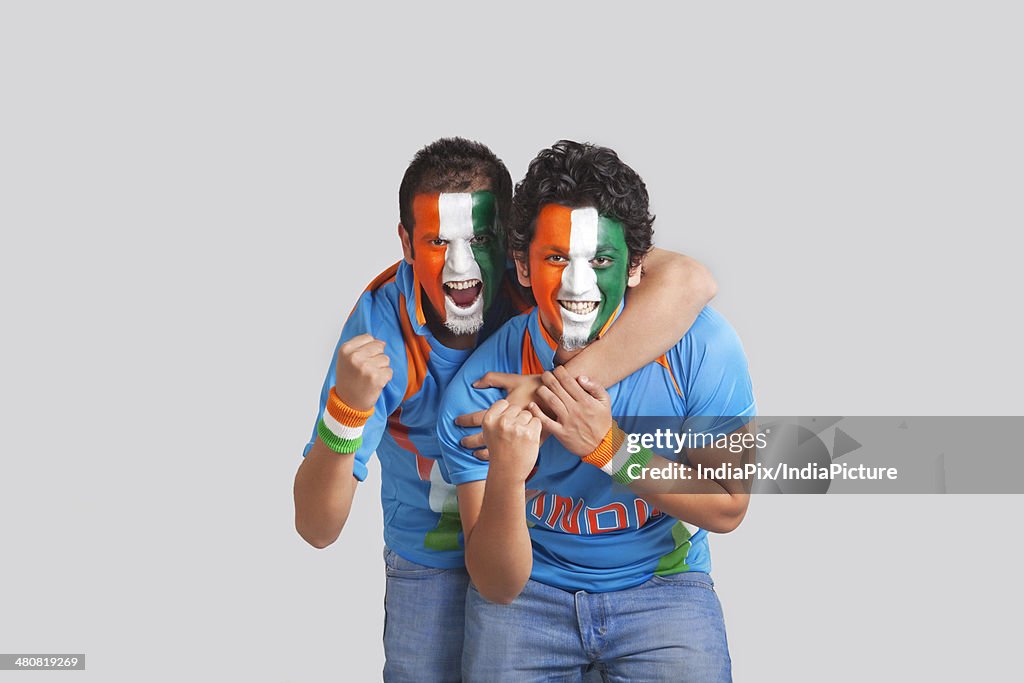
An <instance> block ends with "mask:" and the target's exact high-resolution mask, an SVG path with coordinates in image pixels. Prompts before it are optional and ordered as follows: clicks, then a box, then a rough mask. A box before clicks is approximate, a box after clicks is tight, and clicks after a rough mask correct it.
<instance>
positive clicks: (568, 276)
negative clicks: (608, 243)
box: [562, 258, 597, 296]
mask: <svg viewBox="0 0 1024 683" xmlns="http://www.w3.org/2000/svg"><path fill="white" fill-rule="evenodd" d="M596 285H597V276H596V275H595V274H594V269H593V268H591V266H590V262H589V261H587V259H585V258H571V259H569V265H567V266H566V267H565V270H564V271H563V272H562V286H563V287H565V290H566V292H568V293H569V294H571V295H577V296H578V295H581V294H586V293H587V292H590V291H591V290H593V289H594V287H595V286H596Z"/></svg>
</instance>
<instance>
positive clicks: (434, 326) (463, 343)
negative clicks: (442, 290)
mask: <svg viewBox="0 0 1024 683" xmlns="http://www.w3.org/2000/svg"><path fill="white" fill-rule="evenodd" d="M423 303H424V304H426V305H425V306H423V315H424V316H425V317H426V319H427V329H429V330H430V332H431V334H433V335H434V339H436V340H437V341H439V342H441V344H442V345H444V346H447V347H448V348H449V349H457V350H459V351H464V350H466V349H472V348H474V347H475V346H476V338H477V335H475V334H455V333H454V332H452V331H451V330H449V329H448V328H447V327H445V324H444V323H443V322H441V316H439V315H438V314H437V312H436V311H435V310H434V307H433V306H431V305H430V304H429V303H428V300H427V297H425V296H424V297H423Z"/></svg>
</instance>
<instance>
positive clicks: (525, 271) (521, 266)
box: [513, 256, 530, 287]
mask: <svg viewBox="0 0 1024 683" xmlns="http://www.w3.org/2000/svg"><path fill="white" fill-rule="evenodd" d="M513 260H514V261H515V262H516V275H517V276H518V277H519V284H521V285H522V286H523V287H529V286H530V265H529V264H528V263H527V262H526V261H524V260H523V259H522V258H521V257H519V256H514V257H513Z"/></svg>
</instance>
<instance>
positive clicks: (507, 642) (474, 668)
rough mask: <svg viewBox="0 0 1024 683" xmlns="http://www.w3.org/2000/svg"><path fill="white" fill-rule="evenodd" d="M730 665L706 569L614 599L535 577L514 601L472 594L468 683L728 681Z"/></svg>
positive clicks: (468, 611) (469, 600)
mask: <svg viewBox="0 0 1024 683" xmlns="http://www.w3.org/2000/svg"><path fill="white" fill-rule="evenodd" d="M731 669H732V667H731V660H730V658H729V646H728V644H727V642H726V637H725V620H724V619H723V617H722V606H721V604H720V603H719V602H718V596H717V595H716V594H715V590H714V582H713V581H712V580H711V577H710V576H708V575H707V574H704V573H702V572H686V573H682V574H674V575H672V576H666V577H660V576H655V577H654V578H652V579H650V580H649V581H647V582H646V583H643V584H641V585H639V586H636V587H634V588H627V589H625V590H621V591H613V592H610V593H587V592H586V591H578V592H576V593H572V592H569V591H564V590H561V589H559V588H553V587H551V586H547V585H544V584H542V583H537V582H536V581H530V582H528V583H527V584H526V588H524V589H523V592H522V593H521V594H520V595H519V597H518V598H516V599H515V600H514V601H513V602H512V604H510V605H497V604H494V603H491V602H488V601H487V600H486V599H484V598H483V597H482V596H481V595H480V593H479V592H477V590H476V588H475V587H473V586H472V584H471V585H470V588H469V592H468V594H467V596H466V641H465V650H464V652H463V677H464V678H465V680H466V682H467V683H478V682H480V683H494V682H501V683H504V682H505V681H516V682H520V681H522V682H527V681H538V682H539V681H566V682H568V681H575V682H578V681H581V680H583V676H584V673H585V672H587V671H588V670H590V671H594V670H596V671H597V672H599V673H600V675H601V678H602V680H604V681H609V682H614V683H640V682H641V681H666V682H668V681H671V683H728V682H729V681H732V672H731ZM591 675H592V674H591ZM588 680H589V679H588Z"/></svg>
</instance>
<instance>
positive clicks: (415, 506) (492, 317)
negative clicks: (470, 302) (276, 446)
mask: <svg viewBox="0 0 1024 683" xmlns="http://www.w3.org/2000/svg"><path fill="white" fill-rule="evenodd" d="M511 306H512V302H511V299H510V298H509V296H508V295H507V293H506V292H503V293H500V294H499V295H498V296H497V297H495V301H494V304H493V305H492V306H491V309H490V310H489V311H488V316H487V321H486V325H485V327H484V330H483V331H482V332H481V337H486V335H487V334H488V333H489V332H491V331H493V330H494V329H496V328H497V327H498V326H499V325H500V324H501V323H503V322H504V321H505V320H507V319H508V317H509V315H510V311H511ZM360 334H369V335H371V336H373V337H374V338H375V339H379V340H381V341H383V342H384V353H386V354H387V356H388V358H389V359H390V363H391V369H392V371H393V375H392V378H391V381H390V382H388V384H387V386H385V387H384V391H383V392H381V395H380V398H379V399H377V403H376V405H375V406H374V411H373V415H371V416H370V419H369V420H368V421H367V423H366V426H365V427H364V428H363V443H362V446H360V447H359V450H358V451H357V452H356V454H355V462H354V463H353V466H352V473H353V474H354V475H355V477H356V478H357V479H359V480H360V481H363V480H364V479H366V475H367V468H366V463H367V462H368V461H369V459H370V457H371V456H372V455H373V453H374V452H376V453H377V457H378V459H379V460H380V468H381V490H380V497H381V504H382V506H383V509H384V541H385V543H387V545H388V547H390V548H391V549H392V550H394V551H395V552H396V553H398V554H399V555H401V556H402V557H404V558H406V559H407V560H411V561H412V562H417V563H419V564H424V565H427V566H429V567H439V568H449V567H461V566H463V564H464V558H463V551H462V538H461V536H462V523H461V520H460V519H459V514H458V504H457V498H456V495H455V488H454V487H453V486H451V485H450V484H449V483H447V482H446V481H445V480H444V479H443V477H442V476H441V474H440V471H439V467H438V458H439V457H440V448H439V445H438V443H437V435H436V425H437V413H438V408H439V406H440V403H441V396H442V394H443V392H444V390H445V388H446V387H447V386H448V382H449V381H451V379H452V377H453V376H454V375H455V372H456V371H457V370H458V369H459V367H460V366H461V365H462V363H463V362H464V361H465V360H466V359H467V358H468V357H469V354H470V351H469V350H457V349H450V348H448V347H446V346H444V345H443V344H441V343H440V342H439V341H437V339H435V338H434V335H433V334H432V333H431V332H430V330H429V329H428V328H427V325H426V324H425V322H424V317H423V313H422V311H421V309H420V308H419V305H418V302H417V297H416V284H415V281H414V278H413V272H412V268H411V267H410V266H409V265H408V264H406V263H405V262H399V263H397V264H395V265H394V266H392V267H391V268H389V269H388V270H386V271H385V272H384V273H382V274H381V275H380V276H378V277H377V278H376V279H375V280H374V281H373V282H372V283H371V284H370V286H369V287H367V289H366V291H364V292H363V294H362V295H361V296H360V297H359V301H358V302H356V305H355V308H354V309H353V310H352V313H351V314H350V315H349V317H348V320H347V321H346V323H345V327H344V329H343V330H342V333H341V339H339V340H338V344H337V346H338V347H340V346H341V345H342V344H344V343H345V342H346V341H348V340H349V339H352V338H353V337H356V336H358V335H360ZM337 355H338V349H337V347H335V350H334V355H333V356H332V357H331V364H330V367H329V368H328V371H327V378H326V379H325V380H324V384H323V389H322V390H321V392H320V408H319V411H318V413H317V421H319V420H320V418H322V417H323V414H324V408H325V406H326V405H327V397H328V395H329V392H330V390H331V387H333V386H334V383H335V359H336V358H337ZM316 436H317V434H316V423H314V427H313V433H312V435H311V436H310V440H309V443H307V444H306V447H305V449H304V450H303V456H305V455H306V454H307V453H308V452H309V449H310V448H312V446H313V443H314V441H316Z"/></svg>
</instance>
